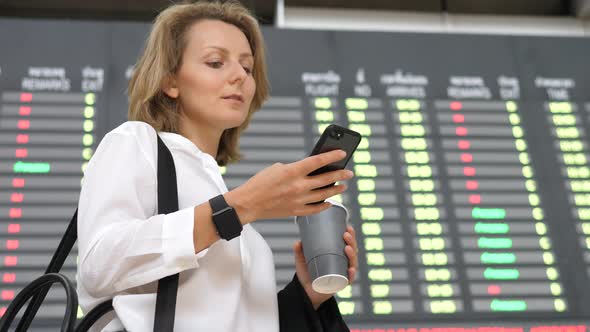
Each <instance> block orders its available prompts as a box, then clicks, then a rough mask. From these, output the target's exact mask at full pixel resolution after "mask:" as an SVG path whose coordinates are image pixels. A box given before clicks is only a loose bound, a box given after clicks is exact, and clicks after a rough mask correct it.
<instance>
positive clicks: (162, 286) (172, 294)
mask: <svg viewBox="0 0 590 332" xmlns="http://www.w3.org/2000/svg"><path fill="white" fill-rule="evenodd" d="M156 136H157V138H158V175H157V176H158V214H166V213H172V212H175V211H178V189H177V184H176V169H175V166H174V159H173V158H172V154H171V153H170V150H169V149H168V147H167V146H166V144H164V142H163V141H162V139H161V138H160V136H158V135H156ZM77 226H78V210H77V209H76V212H75V213H74V216H73V217H72V219H71V220H70V224H69V225H68V228H67V229H66V232H65V234H64V235H63V237H62V239H61V241H60V243H59V245H58V247H57V249H56V251H55V253H54V254H53V257H52V258H51V261H50V262H49V265H48V266H47V269H46V270H45V273H46V274H47V273H55V272H59V270H61V268H62V267H63V264H64V262H65V260H66V258H67V257H68V255H69V254H70V252H71V251H72V248H73V246H74V244H75V243H76V240H77V238H78V227H77ZM178 276H179V275H178V273H177V274H175V275H171V276H168V277H164V278H162V279H160V280H159V281H158V294H157V296H156V309H155V310H156V312H155V316H154V332H170V331H173V330H174V314H175V310H176V293H177V291H178ZM49 288H50V287H45V288H41V289H39V290H38V291H37V294H36V295H35V296H34V297H33V299H32V300H31V301H30V302H29V305H28V306H27V309H26V311H25V313H24V315H23V317H22V318H21V320H20V322H19V324H18V326H17V329H16V331H17V332H20V331H27V330H28V328H29V326H30V325H31V322H32V321H33V318H35V315H36V314H37V311H38V310H39V307H41V304H42V303H43V301H44V300H45V297H46V296H47V293H48V292H49ZM95 309H98V310H99V311H100V314H97V313H96V312H93V311H94V310H95ZM95 309H93V310H91V311H90V312H89V313H87V316H90V317H92V320H91V321H90V322H89V321H88V320H87V321H85V323H84V327H85V328H88V327H90V326H91V325H92V324H93V323H94V322H95V321H96V320H98V319H99V318H100V317H102V315H103V314H105V313H107V312H109V311H110V310H112V300H109V301H106V302H104V303H102V304H100V305H99V306H98V307H96V308H95ZM81 327H82V326H81Z"/></svg>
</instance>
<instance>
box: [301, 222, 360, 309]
mask: <svg viewBox="0 0 590 332" xmlns="http://www.w3.org/2000/svg"><path fill="white" fill-rule="evenodd" d="M344 242H346V246H345V247H344V252H345V253H346V256H347V257H348V284H349V285H350V284H352V282H353V281H354V278H355V276H356V271H357V269H358V256H357V252H358V249H357V248H358V245H357V242H356V236H355V232H354V229H353V228H352V226H347V227H346V232H345V233H344ZM293 251H294V252H295V271H296V272H297V278H298V279H299V283H301V286H303V289H305V292H306V293H307V296H308V297H309V299H310V300H311V303H312V304H313V308H314V309H317V308H319V306H320V305H321V304H322V303H324V301H326V300H328V299H329V298H331V297H332V296H333V295H334V294H322V293H318V292H316V291H314V290H313V288H312V287H311V282H312V280H311V277H310V275H309V270H308V269H307V264H306V262H305V256H304V255H303V245H302V243H301V241H297V242H295V245H294V246H293Z"/></svg>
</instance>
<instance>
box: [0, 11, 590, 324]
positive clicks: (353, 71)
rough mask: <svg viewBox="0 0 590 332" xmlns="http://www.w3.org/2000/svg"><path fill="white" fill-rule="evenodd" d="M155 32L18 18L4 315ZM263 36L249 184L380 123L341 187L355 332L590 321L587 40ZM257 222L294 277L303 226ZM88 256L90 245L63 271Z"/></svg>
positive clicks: (1, 195)
mask: <svg viewBox="0 0 590 332" xmlns="http://www.w3.org/2000/svg"><path fill="white" fill-rule="evenodd" d="M148 31H149V25H148V24H140V23H117V22H108V23H106V22H64V21H61V22H60V21H48V20H17V19H3V20H0V45H2V48H1V49H0V276H1V278H2V279H0V296H1V298H0V313H2V312H3V311H4V310H5V308H6V306H7V305H8V303H9V302H10V301H11V299H13V298H14V296H15V294H16V293H18V291H19V289H21V288H22V287H23V286H24V285H26V284H27V283H28V282H30V281H31V280H33V279H34V278H36V277H37V276H39V275H40V274H41V273H42V272H43V270H44V269H45V267H46V264H47V262H48V261H49V258H50V257H51V254H52V252H53V250H54V249H55V247H56V246H57V244H58V241H59V239H60V237H61V235H62V233H63V231H64V230H65V227H66V225H67V222H68V221H69V218H70V217H71V214H72V213H73V211H74V209H75V206H76V201H77V198H78V194H79V190H80V184H81V181H82V176H83V170H84V167H85V165H86V163H87V161H88V160H89V159H90V158H91V156H92V152H93V150H94V149H95V148H96V146H97V144H98V143H99V142H100V139H101V138H102V137H103V136H104V134H105V133H106V132H108V131H109V130H111V129H113V128H115V127H116V126H118V125H119V124H121V123H122V122H124V121H125V120H126V114H127V97H126V94H125V90H126V86H127V82H128V79H129V77H130V75H131V73H132V70H133V64H134V63H135V61H136V59H137V56H138V54H139V52H140V51H141V48H142V45H143V42H144V40H145V38H146V36H147V33H148ZM263 32H264V35H265V39H266V42H267V51H268V55H267V59H268V62H269V78H270V82H271V87H272V89H271V95H272V97H271V98H270V99H269V100H268V101H267V102H266V103H265V104H264V106H263V108H262V110H261V111H259V112H258V113H256V114H255V116H254V117H253V120H252V123H251V124H250V126H249V127H248V129H247V130H246V131H245V133H244V135H243V136H242V139H241V151H242V153H243V155H244V159H243V160H242V161H240V162H238V163H236V164H232V165H229V166H228V167H223V168H222V169H221V171H222V173H223V176H224V179H225V181H226V183H227V185H228V187H229V188H230V189H231V188H235V187H237V186H239V185H240V184H242V183H244V182H245V181H246V180H247V179H248V178H249V177H251V176H252V175H254V174H255V173H256V172H258V171H259V170H261V169H263V168H264V167H267V166H269V165H271V164H273V163H275V162H284V163H286V162H292V161H295V160H298V159H300V158H303V157H305V156H306V155H308V153H309V152H310V151H311V148H312V147H313V145H314V143H315V141H316V139H317V137H319V134H320V133H321V132H322V131H323V129H324V128H325V127H326V126H327V125H329V124H330V123H338V124H341V125H344V126H347V127H349V128H351V129H353V130H356V131H358V132H359V133H361V134H362V136H363V138H362V141H361V143H360V145H359V148H358V150H357V152H356V153H355V154H354V156H353V158H352V161H351V163H350V166H349V168H351V169H352V170H354V172H355V177H354V178H353V179H352V180H350V181H349V183H348V184H349V189H348V191H347V192H346V193H344V194H343V195H340V196H337V197H336V199H338V200H340V201H342V202H343V203H344V204H345V205H346V206H347V207H348V208H349V210H350V211H351V216H352V218H351V221H352V225H353V226H354V227H355V229H356V230H357V234H358V242H359V245H360V248H359V259H360V263H359V264H360V266H359V273H358V279H357V280H356V281H355V282H354V284H353V285H351V286H349V287H347V288H346V289H344V290H343V291H341V292H339V293H338V294H337V295H336V296H337V298H338V303H339V307H340V311H341V312H342V314H343V315H344V317H345V319H346V320H347V322H348V323H349V324H350V326H351V327H352V328H353V330H354V331H358V332H360V331H374V332H376V331H402V330H403V331H405V332H408V331H418V329H420V331H422V332H427V331H429V330H430V329H432V330H433V331H434V330H436V331H437V332H441V331H442V329H445V331H446V329H452V330H453V332H458V331H459V329H460V330H465V331H467V330H469V331H476V330H477V331H481V332H484V331H485V332H491V331H494V332H496V331H497V332H506V331H507V330H510V331H512V332H519V331H525V330H526V331H536V332H541V331H543V332H547V331H551V332H553V331H565V330H568V331H574V330H575V331H579V332H584V331H585V330H586V327H587V326H590V325H588V323H589V322H590V308H588V306H587V305H586V304H587V303H590V288H589V287H587V285H588V284H589V281H590V250H589V249H590V165H589V158H590V154H589V151H590V145H589V144H590V140H589V136H588V135H590V67H589V66H588V65H587V59H588V58H589V57H590V42H589V41H588V39H584V38H555V37H553V38H541V37H514V36H512V37H510V36H474V35H442V34H436V35H435V34H408V33H403V34H402V33H377V32H334V31H296V30H287V31H284V30H277V29H273V28H264V30H263ZM252 225H253V227H255V228H256V229H257V230H258V231H259V232H260V233H261V234H262V235H263V236H264V238H265V239H266V241H267V242H268V243H269V245H270V246H271V248H272V249H273V253H274V258H275V264H276V278H277V288H278V289H280V288H282V287H283V286H284V285H285V284H286V283H288V282H289V280H290V279H291V278H292V276H293V273H294V265H293V254H292V244H293V242H294V241H295V240H296V239H297V238H298V231H297V228H296V226H295V225H294V223H293V220H292V219H282V220H261V221H257V222H255V223H253V224H252ZM75 269H76V253H75V252H73V253H72V255H71V257H70V258H69V259H68V261H67V262H66V266H65V268H64V272H65V274H66V275H69V276H71V277H73V275H74V273H75ZM63 307H64V295H63V293H62V292H61V291H59V290H52V291H51V292H50V294H49V297H48V299H47V302H46V304H45V306H44V307H43V309H42V311H41V312H40V314H39V316H38V317H39V320H38V321H37V322H36V323H35V324H36V325H35V327H36V328H37V329H40V330H42V329H43V328H47V329H49V330H51V327H52V326H56V324H58V322H59V321H60V319H61V317H62V314H63ZM79 315H80V316H81V315H83V313H82V312H81V311H79ZM449 331H450V330H449Z"/></svg>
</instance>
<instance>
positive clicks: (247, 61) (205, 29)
mask: <svg viewBox="0 0 590 332" xmlns="http://www.w3.org/2000/svg"><path fill="white" fill-rule="evenodd" d="M186 38H187V45H186V49H185V50H184V53H183V55H182V64H181V66H180V69H179V71H178V72H177V73H176V75H175V77H174V79H173V84H172V85H173V87H172V88H173V89H167V90H165V91H166V93H167V94H168V95H169V96H171V97H173V98H174V97H177V98H178V99H179V103H180V106H181V108H180V112H181V113H182V116H184V117H186V118H187V119H188V120H189V121H190V122H191V123H192V124H194V125H196V126H197V127H204V126H206V128H208V129H213V130H216V129H218V130H221V131H223V130H225V129H229V128H234V127H238V126H240V125H241V124H242V123H243V122H244V120H245V119H246V116H247V115H248V110H249V109H250V103H251V102H252V98H253V97H254V92H255V90H256V82H255V81H254V78H253V77H252V70H253V66H254V57H253V56H252V50H251V49H250V44H249V43H248V39H247V38H246V36H245V35H244V33H243V32H242V31H241V30H240V29H239V28H237V27H236V26H234V25H231V24H228V23H225V22H222V21H217V20H202V21H199V22H197V23H195V24H193V25H192V26H191V27H190V28H189V31H188V32H187V35H186ZM175 94H177V95H176V96H175Z"/></svg>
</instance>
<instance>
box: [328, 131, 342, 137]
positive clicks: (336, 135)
mask: <svg viewBox="0 0 590 332" xmlns="http://www.w3.org/2000/svg"><path fill="white" fill-rule="evenodd" d="M342 135H343V134H342V132H341V131H340V130H332V131H331V132H330V136H332V137H333V138H335V139H340V138H341V137H342Z"/></svg>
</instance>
